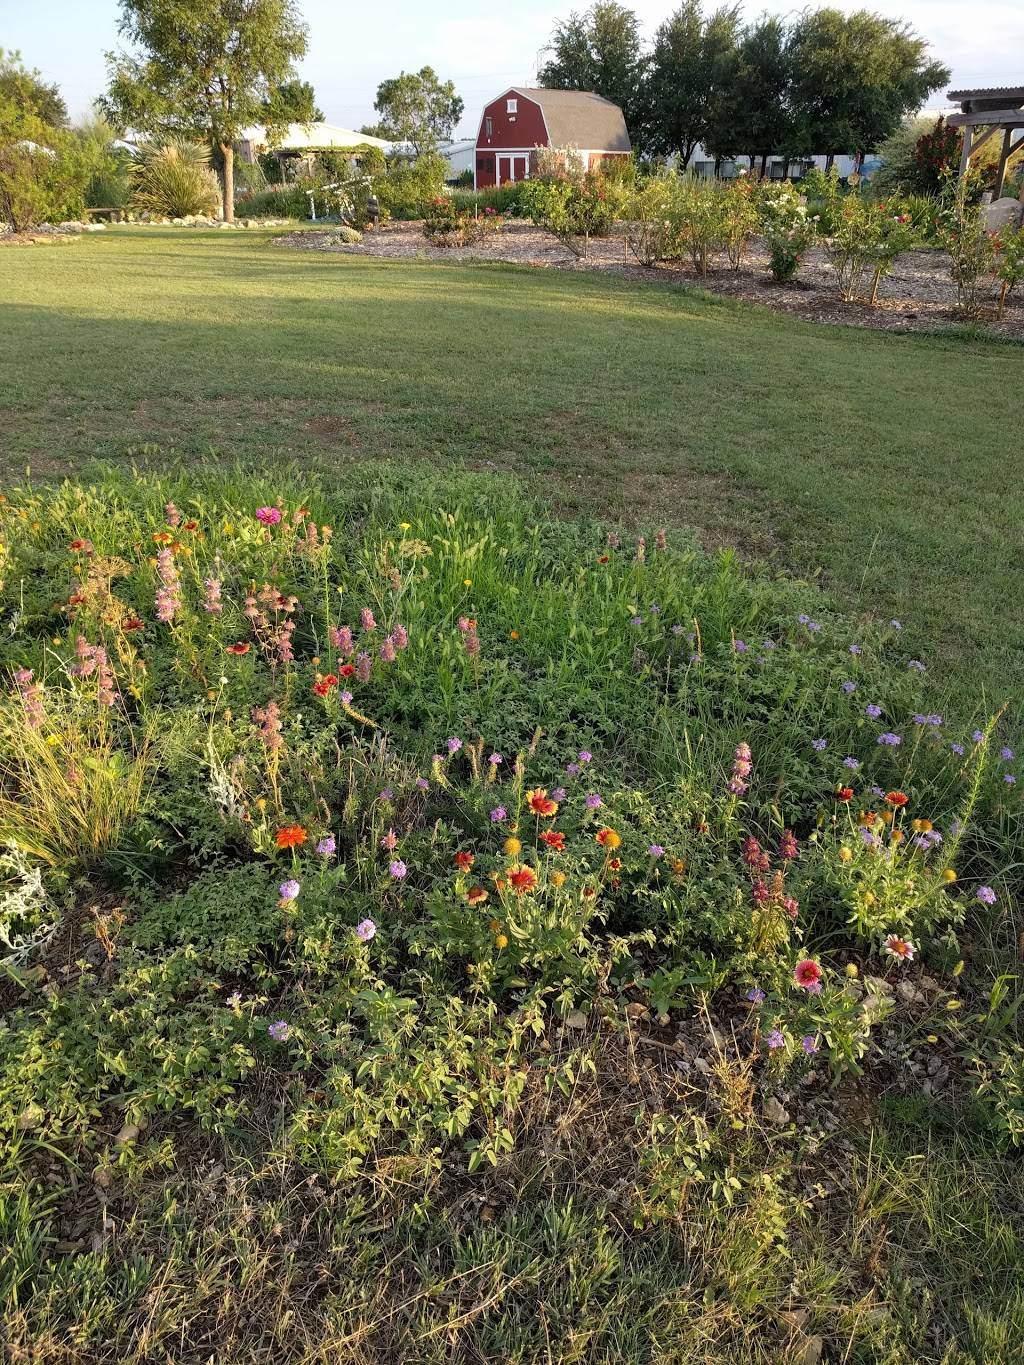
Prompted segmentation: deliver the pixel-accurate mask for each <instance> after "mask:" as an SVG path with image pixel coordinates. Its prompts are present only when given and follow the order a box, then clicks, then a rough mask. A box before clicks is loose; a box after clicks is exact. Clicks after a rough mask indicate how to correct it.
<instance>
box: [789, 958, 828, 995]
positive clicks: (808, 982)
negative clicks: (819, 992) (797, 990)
mask: <svg viewBox="0 0 1024 1365" xmlns="http://www.w3.org/2000/svg"><path fill="white" fill-rule="evenodd" d="M793 980H794V981H795V982H796V984H797V985H798V986H803V988H804V990H805V991H813V990H815V988H816V987H817V988H819V989H820V987H821V968H820V967H819V966H818V964H817V962H815V961H814V959H813V958H809V957H805V958H804V960H803V961H802V962H798V963H797V964H796V967H795V969H794V971H793Z"/></svg>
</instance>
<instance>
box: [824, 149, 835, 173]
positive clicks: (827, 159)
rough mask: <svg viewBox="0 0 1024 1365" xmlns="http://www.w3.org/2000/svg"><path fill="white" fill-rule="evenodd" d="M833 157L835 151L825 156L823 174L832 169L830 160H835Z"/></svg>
mask: <svg viewBox="0 0 1024 1365" xmlns="http://www.w3.org/2000/svg"><path fill="white" fill-rule="evenodd" d="M835 159H836V154H835V152H829V154H828V155H827V156H826V157H825V174H826V175H828V173H829V171H830V170H831V169H832V162H833V161H835Z"/></svg>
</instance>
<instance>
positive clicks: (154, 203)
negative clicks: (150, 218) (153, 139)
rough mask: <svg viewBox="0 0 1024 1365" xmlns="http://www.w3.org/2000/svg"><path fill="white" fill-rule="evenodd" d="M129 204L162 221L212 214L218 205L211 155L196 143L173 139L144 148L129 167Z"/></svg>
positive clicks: (206, 149)
mask: <svg viewBox="0 0 1024 1365" xmlns="http://www.w3.org/2000/svg"><path fill="white" fill-rule="evenodd" d="M132 181H133V186H132V195H131V205H132V208H133V209H137V210H139V211H140V212H143V213H153V214H158V215H160V216H162V217H165V218H185V217H187V216H188V215H189V214H197V213H211V212H213V210H214V209H215V208H216V207H217V205H218V204H219V203H220V191H219V189H218V186H217V178H216V176H215V175H214V173H213V171H212V170H211V169H210V152H209V149H208V148H206V147H203V146H201V145H200V144H198V143H195V142H186V141H184V140H175V141H171V142H165V143H162V144H161V145H160V146H157V147H153V148H146V149H145V150H144V151H143V152H142V153H141V154H140V156H139V158H138V160H137V161H136V162H135V164H134V165H133V166H132Z"/></svg>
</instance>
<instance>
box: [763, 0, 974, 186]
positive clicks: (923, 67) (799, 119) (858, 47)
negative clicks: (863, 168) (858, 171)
mask: <svg viewBox="0 0 1024 1365" xmlns="http://www.w3.org/2000/svg"><path fill="white" fill-rule="evenodd" d="M789 46H790V58H791V61H792V66H793V82H792V112H793V116H794V125H793V139H792V145H791V148H790V150H792V151H793V152H794V153H798V154H805V155H819V154H824V155H825V157H826V158H827V165H828V167H829V168H831V165H832V162H833V160H834V158H835V157H836V156H837V155H839V154H841V153H849V154H854V153H860V154H864V153H866V152H870V151H873V150H874V149H875V148H876V147H877V146H878V145H879V143H881V142H884V140H885V139H886V138H887V137H889V136H890V135H891V134H892V133H893V132H894V131H895V130H896V128H898V127H899V124H900V121H901V120H902V119H903V118H904V117H905V116H906V115H907V114H909V113H913V112H915V111H916V110H917V109H919V108H920V107H921V106H922V105H923V104H924V102H925V101H926V100H927V98H928V96H929V95H930V94H931V93H932V92H933V91H935V90H938V89H939V88H940V87H942V86H943V85H945V84H946V82H947V81H948V80H949V74H950V73H949V68H948V67H946V66H943V65H942V63H941V62H936V61H933V60H931V59H930V58H929V57H928V44H927V43H926V42H925V40H924V39H923V38H919V37H918V36H917V35H916V34H915V33H914V31H913V29H912V28H910V27H909V25H907V24H905V23H903V22H902V21H900V20H898V19H886V18H884V17H883V16H882V15H879V14H872V13H870V12H869V11H868V10H857V11H856V12H855V13H853V14H848V15H846V14H843V13H842V12H841V11H840V10H837V9H820V10H806V11H805V12H804V13H803V14H802V15H801V16H800V18H799V19H798V20H797V22H796V23H795V25H794V26H793V29H792V32H791V35H790V45H789Z"/></svg>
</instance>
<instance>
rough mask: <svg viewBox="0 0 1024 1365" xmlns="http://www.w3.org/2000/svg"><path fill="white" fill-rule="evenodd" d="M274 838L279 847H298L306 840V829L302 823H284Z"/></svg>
mask: <svg viewBox="0 0 1024 1365" xmlns="http://www.w3.org/2000/svg"><path fill="white" fill-rule="evenodd" d="M274 839H275V842H276V843H277V846H278V848H298V846H299V844H304V843H305V842H306V831H305V830H304V829H303V828H302V826H301V825H282V826H281V828H280V829H279V830H278V831H277V833H276V834H275V836H274Z"/></svg>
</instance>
